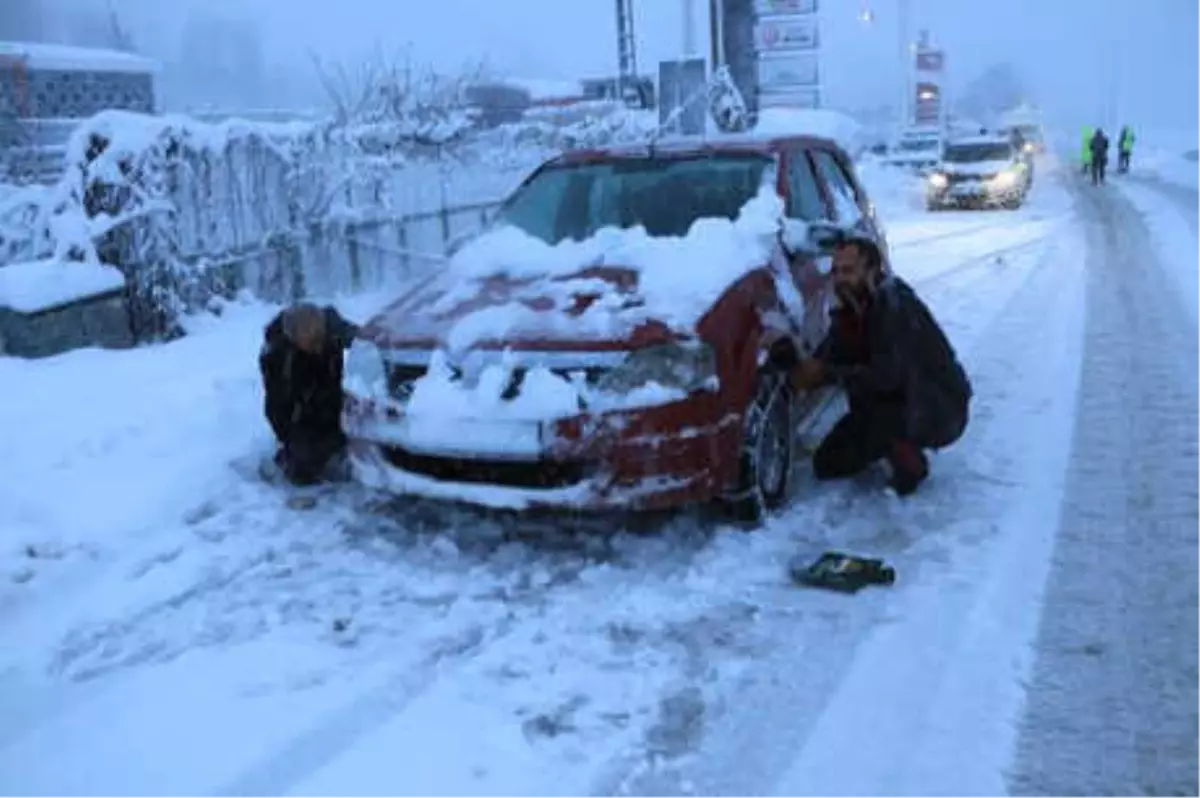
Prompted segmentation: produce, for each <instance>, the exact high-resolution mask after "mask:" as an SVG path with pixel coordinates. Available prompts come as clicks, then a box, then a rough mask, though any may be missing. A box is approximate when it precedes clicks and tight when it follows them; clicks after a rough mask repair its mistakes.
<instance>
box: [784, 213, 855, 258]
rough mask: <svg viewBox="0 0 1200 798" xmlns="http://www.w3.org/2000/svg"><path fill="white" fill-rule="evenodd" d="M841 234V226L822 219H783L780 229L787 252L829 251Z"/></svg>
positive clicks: (840, 237)
mask: <svg viewBox="0 0 1200 798" xmlns="http://www.w3.org/2000/svg"><path fill="white" fill-rule="evenodd" d="M843 235H844V233H843V231H842V228H840V227H838V226H837V225H836V224H834V223H833V222H827V221H824V220H818V221H813V222H805V221H801V220H800V219H784V220H783V229H782V231H781V239H782V241H783V248H784V249H785V250H787V252H788V253H789V254H796V253H798V252H810V253H826V252H830V251H831V250H832V249H833V248H834V247H835V246H836V245H837V243H838V242H839V241H840V240H841V239H842V237H843Z"/></svg>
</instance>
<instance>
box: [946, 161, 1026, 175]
mask: <svg viewBox="0 0 1200 798" xmlns="http://www.w3.org/2000/svg"><path fill="white" fill-rule="evenodd" d="M1010 166H1012V161H972V162H971V163H945V162H943V163H942V164H941V166H940V170H941V171H943V172H945V173H947V174H952V175H994V174H996V173H997V172H1003V171H1004V170H1005V169H1008V168H1009V167H1010Z"/></svg>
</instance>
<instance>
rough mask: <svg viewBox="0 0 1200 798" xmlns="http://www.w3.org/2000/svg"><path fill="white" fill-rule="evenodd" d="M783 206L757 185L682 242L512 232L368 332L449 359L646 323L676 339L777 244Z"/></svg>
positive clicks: (624, 232)
mask: <svg viewBox="0 0 1200 798" xmlns="http://www.w3.org/2000/svg"><path fill="white" fill-rule="evenodd" d="M782 215H783V200H782V199H781V198H780V197H779V195H778V194H777V193H776V192H775V191H774V189H773V188H771V187H768V186H764V187H763V188H762V189H761V190H760V191H759V193H758V194H757V195H756V196H755V197H753V198H752V199H751V200H750V201H749V202H747V203H746V204H745V205H744V206H743V207H742V209H741V211H740V212H739V214H738V217H737V218H736V219H735V220H733V221H730V220H728V219H720V218H715V219H699V220H697V221H696V222H695V223H694V224H693V225H692V227H691V229H690V230H689V231H688V233H687V235H685V236H681V237H658V238H656V237H651V236H649V235H647V233H646V231H645V229H643V228H641V227H635V228H630V229H617V228H605V229H602V230H599V231H598V232H597V233H596V234H595V235H593V236H591V237H590V238H588V239H586V240H584V241H571V240H568V241H563V242H561V243H559V244H557V245H550V244H547V243H545V242H544V241H542V240H540V239H538V238H535V237H533V236H531V235H529V234H528V233H526V232H525V231H523V230H521V229H518V228H516V227H512V226H504V227H499V228H497V229H495V230H491V231H488V232H486V233H484V234H483V235H481V236H479V237H477V238H475V239H473V240H471V241H470V242H469V243H467V244H466V245H465V246H463V248H462V249H461V250H459V251H458V252H457V253H456V254H455V255H454V257H453V258H451V260H450V262H449V264H448V265H447V267H446V268H445V269H444V270H443V271H442V272H441V273H439V274H438V275H436V276H434V277H433V278H431V279H430V280H428V281H426V282H425V283H423V284H421V285H419V286H417V287H416V288H414V289H413V290H411V291H410V292H409V293H408V294H407V295H405V296H403V297H401V298H400V300H398V301H397V302H396V303H394V304H393V305H391V306H390V307H389V308H388V309H387V310H386V311H384V314H383V315H382V316H381V317H380V318H379V319H377V320H376V322H377V323H376V324H374V325H372V327H373V328H374V330H373V333H375V334H376V337H379V338H381V339H392V340H395V341H398V342H399V341H427V342H437V343H438V344H439V345H441V346H444V347H445V348H446V349H447V350H449V351H451V352H457V351H464V350H466V349H469V348H471V347H472V346H474V345H476V344H479V343H482V342H485V341H492V342H497V343H503V342H505V341H516V340H520V341H529V340H540V339H557V340H581V341H588V340H606V341H612V340H623V339H625V338H627V337H628V336H629V335H630V334H631V333H632V332H633V331H634V330H635V329H637V328H638V327H640V326H643V325H645V324H647V323H648V322H659V323H661V324H663V325H665V326H666V327H668V328H669V329H672V330H676V331H679V332H683V333H690V332H692V331H693V330H694V328H695V325H696V323H697V322H698V321H699V320H700V318H701V317H702V316H703V315H704V314H705V313H706V312H707V311H708V310H709V308H711V307H712V305H713V303H714V302H715V301H716V300H717V299H718V298H720V296H721V295H722V294H723V293H724V292H725V291H726V290H727V289H728V288H729V287H730V286H731V285H733V284H734V283H735V282H737V281H738V280H739V279H741V278H742V277H744V276H745V275H746V274H748V273H749V272H751V271H753V270H755V269H758V268H761V267H763V266H765V265H766V264H767V263H768V262H769V261H770V258H771V255H772V252H773V251H774V249H775V247H776V246H777V237H778V232H779V220H780V218H781V217H782Z"/></svg>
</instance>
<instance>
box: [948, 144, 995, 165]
mask: <svg viewBox="0 0 1200 798" xmlns="http://www.w3.org/2000/svg"><path fill="white" fill-rule="evenodd" d="M1010 158H1012V147H1010V146H1009V145H1008V144H1000V143H997V144H992V143H987V144H951V145H950V146H948V147H947V148H946V154H945V156H943V160H945V161H946V162H947V163H976V162H979V161H1007V160H1009V159H1010Z"/></svg>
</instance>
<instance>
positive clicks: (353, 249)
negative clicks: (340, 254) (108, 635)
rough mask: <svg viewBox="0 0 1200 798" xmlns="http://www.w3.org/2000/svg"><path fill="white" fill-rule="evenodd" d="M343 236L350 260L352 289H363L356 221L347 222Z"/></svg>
mask: <svg viewBox="0 0 1200 798" xmlns="http://www.w3.org/2000/svg"><path fill="white" fill-rule="evenodd" d="M343 230H344V233H343V236H344V237H345V239H346V255H347V257H348V259H349V261H350V290H351V291H360V290H362V263H360V260H359V252H358V225H357V224H355V223H354V222H346V226H345V227H344V228H343Z"/></svg>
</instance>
